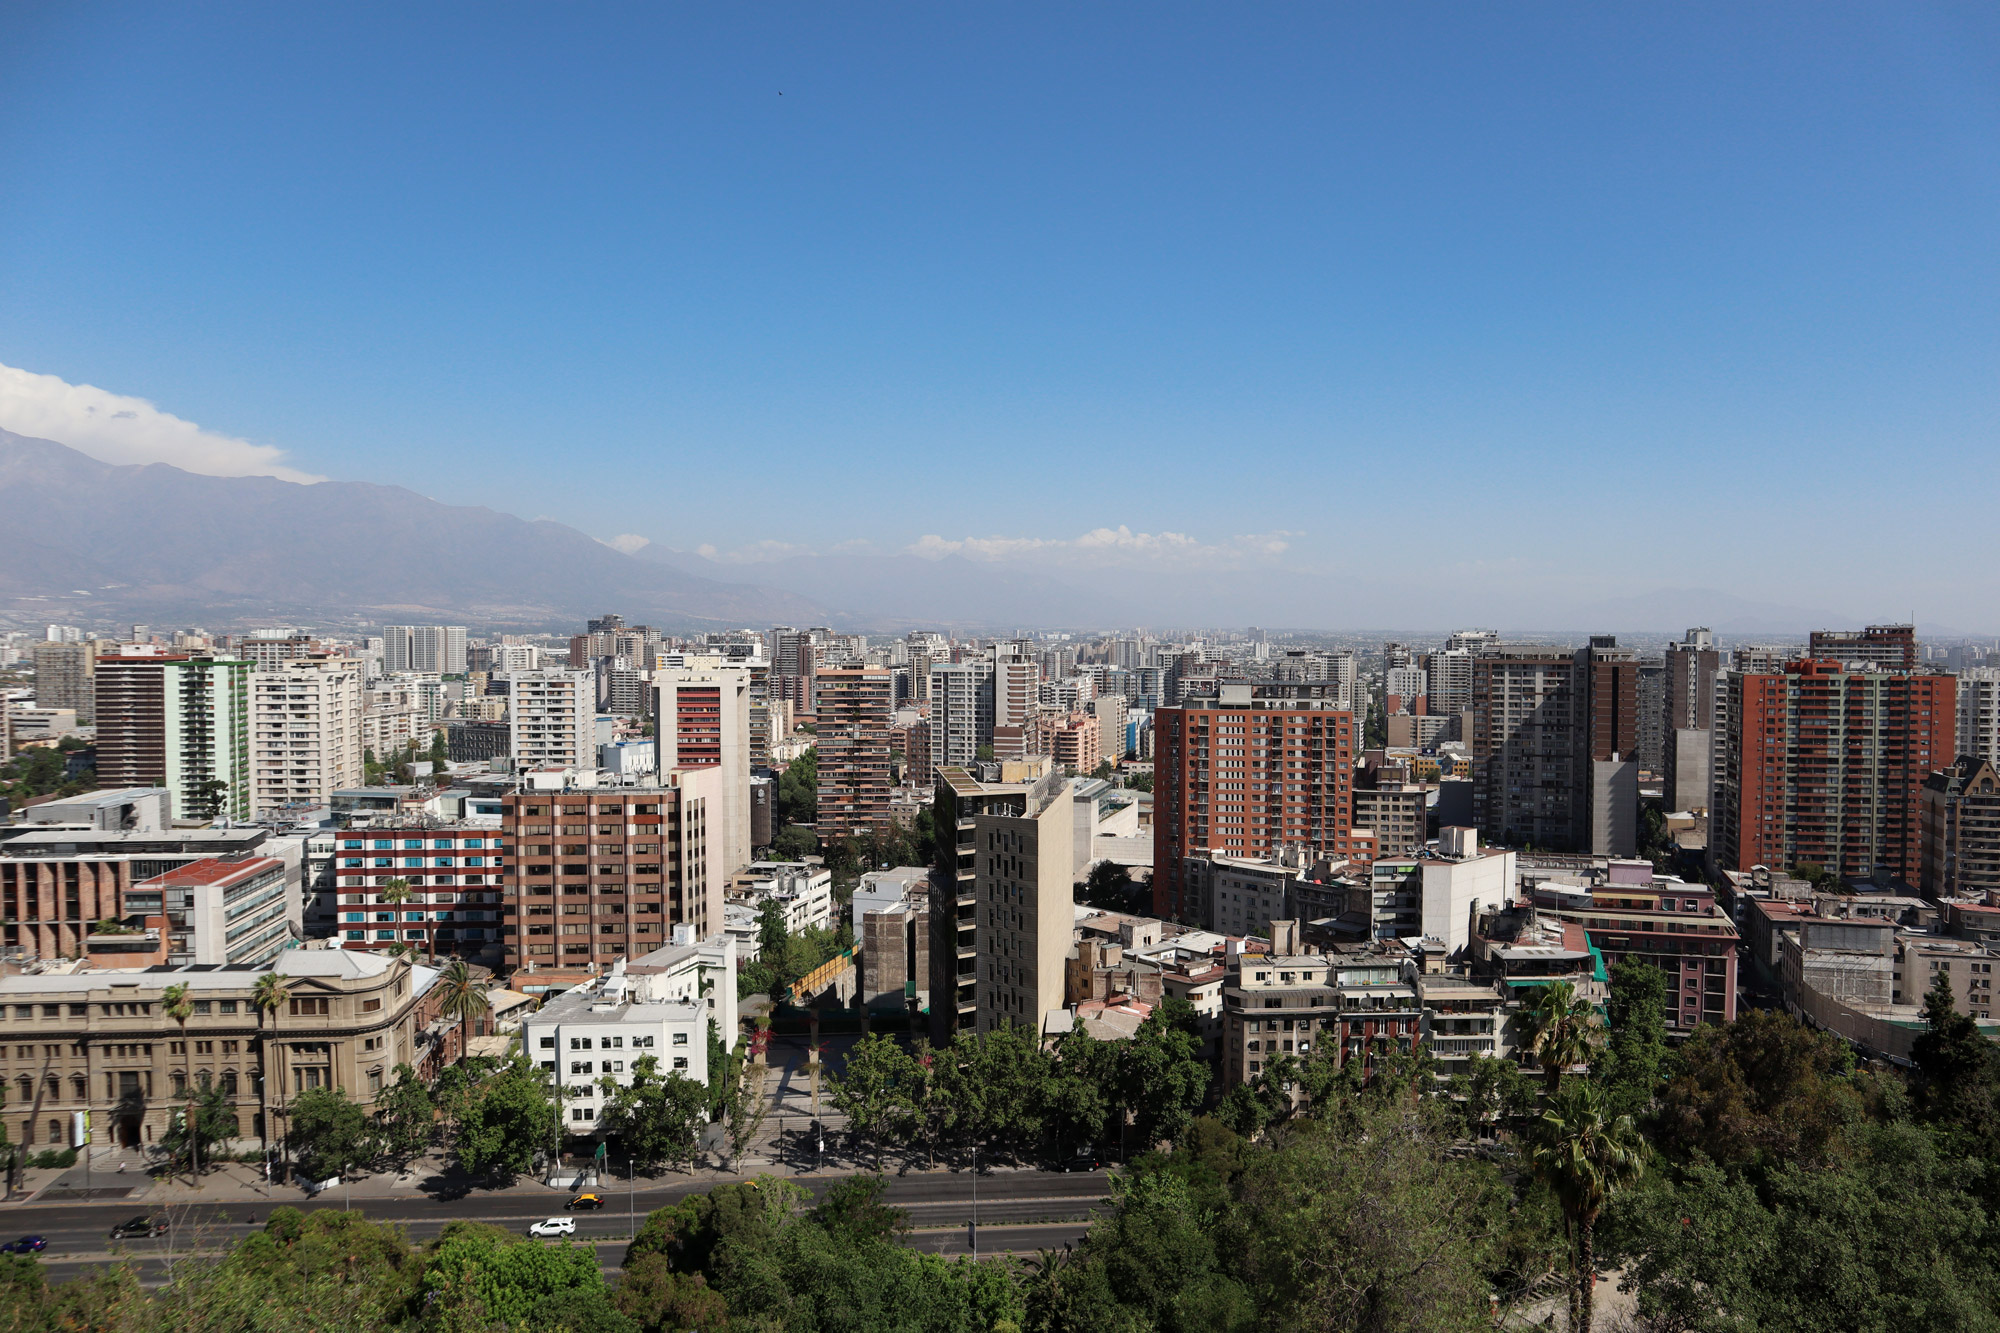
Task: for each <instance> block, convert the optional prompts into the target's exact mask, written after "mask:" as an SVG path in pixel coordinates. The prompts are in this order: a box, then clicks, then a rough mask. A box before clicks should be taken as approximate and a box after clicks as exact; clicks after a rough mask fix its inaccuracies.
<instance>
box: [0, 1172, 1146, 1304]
mask: <svg viewBox="0 0 2000 1333" xmlns="http://www.w3.org/2000/svg"><path fill="white" fill-rule="evenodd" d="M835 1179H838V1177H834V1176H817V1177H811V1176H808V1177H797V1178H796V1181H797V1183H798V1184H800V1185H803V1186H805V1187H806V1188H808V1189H811V1190H813V1191H815V1192H816V1193H817V1192H819V1191H823V1190H824V1189H825V1188H826V1187H827V1186H828V1185H829V1184H830V1183H831V1182H832V1181H833V1180H835ZM714 1183H715V1182H710V1181H695V1180H690V1181H684V1182H679V1183H675V1184H669V1185H663V1186H658V1187H655V1188H652V1189H641V1190H638V1191H636V1192H635V1193H633V1194H632V1195H631V1196H630V1198H629V1202H628V1197H627V1195H626V1194H624V1193H622V1192H620V1191H618V1190H616V1189H615V1188H607V1189H606V1190H605V1191H604V1193H605V1196H606V1200H607V1203H608V1205H609V1206H608V1207H607V1208H606V1209H605V1210H604V1211H602V1212H597V1213H584V1214H579V1215H578V1216H577V1236H578V1239H579V1240H582V1241H586V1242H589V1243H591V1244H593V1245H595V1246H596V1247H597V1249H598V1254H599V1256H600V1258H601V1259H602V1260H603V1261H604V1263H605V1265H606V1266H607V1268H609V1269H613V1270H615V1268H616V1266H617V1265H618V1263H619V1262H620V1261H621V1260H622V1259H623V1257H624V1252H625V1244H626V1240H627V1239H628V1238H629V1237H630V1235H631V1227H632V1223H633V1221H635V1220H636V1221H638V1222H643V1221H644V1220H645V1215H646V1214H647V1213H648V1212H650V1211H651V1210H653V1209H655V1208H660V1207H664V1206H667V1205H669V1204H672V1203H674V1202H676V1201H678V1200H680V1199H682V1198H684V1197H686V1196H687V1195H689V1194H699V1193H703V1192H705V1191H706V1190H708V1189H710V1188H712V1187H713V1184H714ZM1107 1191H1108V1185H1107V1183H1106V1178H1105V1175H1104V1173H1103V1172H1098V1171H1093V1172H1087V1173H1078V1174H1073V1175H1072V1174H1061V1173H1055V1172H1047V1171H1008V1172H996V1173H993V1174H990V1175H983V1176H981V1177H980V1178H979V1183H978V1196H979V1197H978V1210H979V1222H980V1240H979V1250H980V1253H981V1254H995V1253H999V1252H1001V1251H1005V1250H1014V1251H1030V1252H1032V1251H1034V1250H1037V1249H1041V1248H1044V1247H1060V1246H1062V1245H1066V1244H1072V1243H1074V1242H1075V1241H1076V1240H1077V1239H1079V1238H1080V1237H1081V1236H1082V1235H1083V1233H1084V1232H1085V1231H1086V1230H1087V1229H1088V1227H1089V1220H1090V1216H1091V1212H1092V1210H1093V1209H1094V1208H1096V1207H1097V1206H1098V1205H1099V1204H1101V1203H1102V1202H1103V1200H1104V1198H1105V1196H1106V1194H1107ZM333 1193H334V1194H335V1195H337V1194H338V1191H337V1190H336V1191H333ZM886 1199H887V1201H888V1202H890V1203H892V1204H894V1205H896V1206H897V1207H900V1208H904V1209H906V1210H908V1212H909V1215H910V1225H911V1227H912V1230H911V1232H910V1234H909V1237H908V1240H907V1243H908V1244H910V1245H912V1246H914V1247H918V1248H921V1249H924V1250H928V1251H931V1252H933V1253H942V1254H964V1253H968V1252H969V1247H968V1244H967V1237H966V1223H967V1222H968V1221H970V1220H971V1218H972V1211H973V1191H972V1177H971V1175H970V1173H968V1172H963V1171H958V1172H929V1173H917V1174H912V1175H908V1176H900V1177H895V1176H892V1177H890V1179H889V1184H888V1189H887V1191H886ZM292 1206H294V1207H297V1208H300V1209H302V1210H305V1211H315V1210H318V1209H322V1208H333V1209H338V1208H341V1207H342V1206H343V1201H342V1200H341V1199H340V1198H338V1197H334V1198H321V1199H315V1200H310V1201H306V1202H303V1203H295V1204H293V1205H292ZM560 1207H561V1204H560V1196H558V1195H556V1194H554V1193H550V1194H547V1195H533V1194H525V1195H524V1194H485V1195H469V1196H467V1197H465V1198H462V1199H452V1200H443V1199H433V1198H429V1197H426V1196H421V1195H420V1196H414V1197H407V1198H391V1199H379V1198H378V1199H370V1200H367V1201H365V1204H364V1205H363V1207H362V1208H361V1211H363V1212H365V1213H366V1214H367V1215H368V1216H369V1217H370V1218H373V1219H374V1220H376V1221H381V1222H395V1223H397V1224H399V1225H400V1226H402V1227H403V1228H404V1229H405V1230H406V1232H407V1233H408V1234H409V1236H410V1238H411V1239H412V1240H417V1241H422V1240H427V1239H429V1238H430V1237H432V1236H435V1235H437V1233H438V1232H439V1231H440V1230H442V1229H443V1227H444V1226H445V1224H446V1223H447V1222H450V1221H453V1220H455V1219H460V1218H470V1219H473V1220H476V1221H480V1222H487V1223H491V1224H492V1225H495V1226H500V1227H505V1228H506V1229H508V1230H510V1231H525V1230H526V1228H527V1227H528V1225H529V1223H531V1222H537V1221H540V1220H541V1219H542V1218H545V1217H549V1216H552V1215H553V1214H554V1213H555V1212H557V1211H559V1210H560ZM142 1210H144V1211H148V1212H152V1213H159V1214H164V1215H165V1216H166V1217H167V1218H168V1220H169V1222H170V1224H171V1226H172V1231H171V1233H170V1236H168V1237H163V1238H158V1239H150V1240H131V1241H120V1242H115V1243H114V1242H112V1241H110V1240H108V1239H107V1236H106V1233H108V1232H109V1231H110V1229H111V1228H112V1226H114V1225H115V1224H117V1223H119V1222H123V1221H125V1220H126V1219H127V1218H130V1217H132V1216H134V1215H135V1214H137V1213H139V1212H140V1211H142ZM270 1212H271V1205H258V1204H246V1203H231V1204H220V1205H218V1204H206V1203H195V1204H185V1205H174V1206H172V1207H167V1208H152V1209H145V1208H144V1205H135V1204H134V1203H132V1202H130V1201H125V1200H121V1201H116V1202H89V1203H55V1204H28V1205H24V1206H21V1207H18V1208H9V1209H7V1210H6V1213H5V1214H0V1226H4V1227H6V1228H7V1229H8V1232H7V1234H8V1238H11V1237H12V1236H15V1235H42V1236H46V1237H48V1241H49V1247H48V1249H47V1250H45V1251H43V1252H42V1261H43V1264H44V1265H45V1266H46V1267H47V1268H48V1270H49V1274H50V1276H51V1277H52V1278H56V1279H58V1280H60V1279H62V1278H65V1277H69V1276H72V1275H74V1274H75V1273H77V1272H80V1271H82V1270H84V1269H87V1268H90V1267H93V1266H95V1265H99V1264H102V1263H105V1262H107V1261H108V1260H110V1259H111V1258H112V1257H113V1256H114V1254H124V1255H128V1256H130V1257H132V1258H134V1259H136V1260H137V1261H138V1263H139V1269H140V1273H141V1276H142V1278H144V1279H145V1280H149V1281H150V1280H155V1279H157V1278H158V1277H160V1276H162V1275H163V1274H164V1272H165V1269H166V1267H167V1264H168V1262H169V1260H170V1259H174V1258H181V1257H186V1256H187V1255H188V1254H189V1253H190V1252H191V1251H207V1252H212V1251H214V1250H216V1249H219V1248H221V1247H223V1246H226V1245H229V1244H232V1243H234V1242H235V1241H238V1240H241V1239H242V1238H243V1237H244V1236H246V1235H248V1234H250V1232H251V1231H252V1230H254V1229H256V1228H257V1227H259V1226H262V1225H263V1223H264V1221H265V1220H266V1219H267V1218H268V1217H269V1216H270ZM253 1217H254V1218H255V1222H254V1223H253V1222H252V1221H251V1219H252V1218H253Z"/></svg>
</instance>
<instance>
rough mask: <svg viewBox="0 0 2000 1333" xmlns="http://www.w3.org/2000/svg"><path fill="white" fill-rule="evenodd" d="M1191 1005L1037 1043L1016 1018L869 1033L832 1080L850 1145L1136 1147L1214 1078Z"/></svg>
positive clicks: (994, 1151)
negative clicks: (948, 1036) (910, 1042)
mask: <svg viewBox="0 0 2000 1333" xmlns="http://www.w3.org/2000/svg"><path fill="white" fill-rule="evenodd" d="M1209 1077H1210V1073H1209V1067H1208V1063H1207V1061H1205V1060H1204V1059H1202V1055H1201V1036H1200V1030H1199V1027H1198V1026H1197V1020H1196V1017H1195V1013H1194V1009H1193V1007H1192V1006H1190V1005H1189V1004H1188V1003H1187V1002H1186V1001H1185V1000H1176V999H1169V1000H1167V1001H1165V1002H1164V1003H1163V1004H1161V1005H1159V1006H1157V1007H1156V1008H1155V1009H1154V1011H1153V1013H1152V1014H1151V1015H1149V1016H1148V1017H1147V1019H1146V1021H1145V1022H1144V1023H1142V1024H1141V1025H1140V1027H1139V1030H1138V1032H1137V1033H1136V1034H1135V1035H1134V1036H1133V1038H1132V1039H1131V1040H1130V1041H1100V1040H1098V1039H1096V1038H1094V1037H1092V1036H1091V1035H1090V1034H1089V1033H1088V1032H1086V1031H1085V1030H1084V1029H1082V1028H1081V1027H1079V1028H1076V1029H1073V1030H1072V1031H1069V1032H1066V1033H1064V1034H1063V1035H1062V1036H1061V1037H1059V1038H1058V1039H1057V1040H1056V1041H1055V1042H1054V1043H1052V1044H1051V1045H1050V1046H1048V1047H1044V1046H1043V1045H1042V1043H1041V1040H1040V1038H1039V1036H1038V1034H1037V1033H1036V1032H1035V1031H1034V1030H1033V1029H1032V1028H1028V1027H1025V1026H1022V1025H1019V1024H1007V1025H1003V1026H1001V1027H998V1028H995V1029H993V1030H991V1031H988V1032H961V1033H959V1034H957V1035H956V1036H955V1037H954V1038H953V1039H952V1041H951V1042H950V1044H948V1045H945V1046H941V1047H935V1048H934V1047H932V1046H931V1045H930V1044H929V1042H927V1041H924V1040H922V1039H919V1040H918V1041H917V1042H916V1043H915V1045H914V1047H913V1048H912V1049H910V1050H905V1049H904V1048H903V1047H902V1045H901V1044H900V1043H899V1042H897V1041H896V1040H895V1039H894V1038H892V1037H889V1036H885V1035H882V1034H874V1035H871V1036H867V1037H864V1038H862V1040H861V1041H860V1042H858V1043H857V1044H856V1045H855V1046H854V1047H853V1049H852V1050H851V1051H850V1052H849V1053H848V1056H847V1061H846V1064H845V1066H844V1067H843V1068H842V1069H841V1070H840V1071H839V1072H838V1073H835V1074H833V1075H831V1076H829V1078H828V1080H827V1083H828V1088H829V1092H830V1100H831V1101H832V1104H833V1106H834V1108H835V1109H836V1110H838V1111H840V1112H841V1113H842V1114H844V1115H845V1116H846V1117H847V1123H848V1127H849V1131H850V1132H851V1133H852V1134H853V1135H854V1137H855V1139H856V1141H857V1146H859V1147H862V1148H865V1149H866V1150H867V1151H869V1152H870V1153H872V1154H873V1155H874V1157H875V1159H876V1161H877V1162H878V1164H879V1163H880V1162H881V1161H883V1160H884V1159H885V1157H886V1156H887V1155H888V1154H889V1153H890V1152H898V1153H908V1154H911V1155H921V1156H922V1157H924V1158H925V1159H927V1160H935V1159H937V1158H938V1157H939V1156H941V1155H946V1154H956V1153H959V1152H966V1151H970V1150H972V1149H974V1148H977V1149H979V1150H980V1151H982V1152H983V1153H984V1154H985V1155H986V1156H987V1157H988V1158H995V1157H1006V1158H1012V1159H1015V1160H1020V1161H1033V1160H1037V1159H1041V1158H1046V1157H1050V1156H1055V1157H1061V1156H1065V1155H1067V1154H1070V1153H1073V1152H1076V1151H1079V1150H1082V1149H1085V1148H1098V1149H1104V1148H1106V1147H1109V1146H1112V1145H1117V1144H1120V1143H1124V1144H1127V1145H1129V1146H1130V1148H1131V1149H1132V1150H1133V1151H1143V1150H1144V1149H1145V1148H1147V1147H1148V1146H1150V1145H1152V1144H1154V1143H1157V1142H1160V1141H1163V1140H1171V1139H1174V1138H1177V1137H1178V1136H1179V1135H1180V1134H1181V1133H1182V1132H1183V1130H1184V1129H1185V1128H1186V1126H1187V1124H1188V1122H1189V1121H1190V1120H1191V1119H1192V1118H1193V1117H1194V1115H1195V1114H1196V1113H1197V1112H1198V1111H1199V1110H1200V1109H1201V1106H1202V1103H1203V1100H1204V1098H1205V1097H1206V1096H1207V1093H1208V1087H1209Z"/></svg>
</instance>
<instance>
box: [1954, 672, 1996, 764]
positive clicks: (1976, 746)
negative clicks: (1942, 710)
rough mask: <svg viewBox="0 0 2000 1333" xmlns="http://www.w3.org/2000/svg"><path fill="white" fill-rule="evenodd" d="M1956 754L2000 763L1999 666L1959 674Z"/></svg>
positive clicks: (1990, 762)
mask: <svg viewBox="0 0 2000 1333" xmlns="http://www.w3.org/2000/svg"><path fill="white" fill-rule="evenodd" d="M1958 753H1959V754H1961V755H1970V756H1972V757H1973V758H1975V759H1984V760H1985V761H1986V762H1987V763H1989V764H1994V765H2000V667H1989V666H1980V667H1968V668H1966V669H1965V670H1964V671H1961V672H1959V673H1958Z"/></svg>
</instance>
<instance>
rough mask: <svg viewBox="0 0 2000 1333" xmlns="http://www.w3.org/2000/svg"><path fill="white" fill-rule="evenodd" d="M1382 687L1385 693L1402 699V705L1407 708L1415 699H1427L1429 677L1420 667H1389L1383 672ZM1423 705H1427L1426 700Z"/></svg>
mask: <svg viewBox="0 0 2000 1333" xmlns="http://www.w3.org/2000/svg"><path fill="white" fill-rule="evenodd" d="M1382 688H1383V691H1384V692H1385V693H1388V694H1393V695H1395V696H1396V697H1398V698H1400V699H1401V700H1402V701H1403V707H1404V708H1405V709H1408V708H1409V707H1410V705H1411V704H1412V703H1413V702H1414V701H1416V700H1417V699H1420V698H1422V699H1427V696H1428V693H1429V677H1428V676H1427V675H1426V674H1425V672H1424V669H1423V668H1422V667H1413V666H1399V667H1390V668H1389V670H1388V671H1387V672H1385V673H1384V679H1383V684H1382ZM1425 707H1429V703H1428V702H1426V704H1425Z"/></svg>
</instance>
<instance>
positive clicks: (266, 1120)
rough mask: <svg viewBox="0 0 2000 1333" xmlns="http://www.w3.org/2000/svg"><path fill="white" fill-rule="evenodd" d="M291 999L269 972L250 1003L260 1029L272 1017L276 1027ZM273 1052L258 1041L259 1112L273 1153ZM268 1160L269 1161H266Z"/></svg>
mask: <svg viewBox="0 0 2000 1333" xmlns="http://www.w3.org/2000/svg"><path fill="white" fill-rule="evenodd" d="M291 998H292V990H291V987H289V986H287V985H286V984H285V979H284V978H283V977H281V976H279V975H278V974H277V973H276V972H266V973H265V974H264V975H263V976H261V977H258V978H257V984H256V985H255V986H254V987H253V988H252V989H251V991H250V1003H251V1004H252V1005H254V1006H255V1007H256V1009H257V1026H258V1027H259V1028H261V1027H263V1026H264V1018H265V1016H266V1015H269V1016H270V1019H271V1024H272V1026H273V1027H276V1026H277V1022H278V1010H279V1009H280V1008H282V1007H283V1006H284V1005H285V1004H286V1003H287V1002H288V1001H289V1000H290V999H291ZM271 1048H272V1043H271V1042H270V1041H259V1042H258V1043H257V1053H258V1055H259V1056H260V1057H261V1063H262V1065H263V1068H262V1069H261V1070H260V1071H259V1072H258V1075H257V1110H258V1115H259V1116H260V1117H262V1120H263V1125H264V1151H265V1152H266V1153H269V1152H270V1150H271ZM267 1160H268V1159H267Z"/></svg>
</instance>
